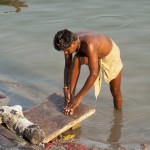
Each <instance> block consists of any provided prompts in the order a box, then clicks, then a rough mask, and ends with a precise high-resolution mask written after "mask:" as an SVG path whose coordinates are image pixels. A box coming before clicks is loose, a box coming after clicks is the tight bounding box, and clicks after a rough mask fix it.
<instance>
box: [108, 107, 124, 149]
mask: <svg viewBox="0 0 150 150" xmlns="http://www.w3.org/2000/svg"><path fill="white" fill-rule="evenodd" d="M122 126H123V122H122V111H118V110H114V112H113V120H112V126H111V129H110V135H109V137H108V139H107V141H108V142H109V144H110V145H111V147H115V148H119V147H121V145H120V143H119V140H120V138H121V128H122Z"/></svg>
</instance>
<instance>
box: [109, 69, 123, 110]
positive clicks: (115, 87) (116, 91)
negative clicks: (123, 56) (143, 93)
mask: <svg viewBox="0 0 150 150" xmlns="http://www.w3.org/2000/svg"><path fill="white" fill-rule="evenodd" d="M121 75H122V70H121V71H120V73H119V74H118V75H117V77H116V78H115V79H113V80H112V81H110V91H111V94H112V96H113V100H114V107H115V108H116V109H121V108H122V95H121V89H120V86H121Z"/></svg>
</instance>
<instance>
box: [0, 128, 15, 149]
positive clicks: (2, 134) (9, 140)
mask: <svg viewBox="0 0 150 150" xmlns="http://www.w3.org/2000/svg"><path fill="white" fill-rule="evenodd" d="M16 145H17V137H16V135H15V134H14V133H12V132H11V131H9V130H8V129H7V128H6V127H4V126H2V125H0V148H1V147H13V146H16Z"/></svg>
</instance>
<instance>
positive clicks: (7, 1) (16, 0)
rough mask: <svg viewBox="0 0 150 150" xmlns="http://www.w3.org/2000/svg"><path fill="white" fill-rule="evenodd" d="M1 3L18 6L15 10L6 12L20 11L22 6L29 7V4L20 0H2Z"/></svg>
mask: <svg viewBox="0 0 150 150" xmlns="http://www.w3.org/2000/svg"><path fill="white" fill-rule="evenodd" d="M0 5H3V6H13V7H15V8H16V10H15V11H6V12H4V13H11V12H20V11H21V7H27V6H28V5H27V4H26V3H25V2H23V1H20V0H0Z"/></svg>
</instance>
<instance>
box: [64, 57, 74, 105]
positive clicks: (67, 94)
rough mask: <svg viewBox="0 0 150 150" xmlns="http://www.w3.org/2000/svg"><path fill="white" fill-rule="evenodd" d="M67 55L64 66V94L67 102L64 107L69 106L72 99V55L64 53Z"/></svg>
mask: <svg viewBox="0 0 150 150" xmlns="http://www.w3.org/2000/svg"><path fill="white" fill-rule="evenodd" d="M64 56H65V67H64V88H63V89H64V96H65V104H64V108H65V107H67V106H68V102H69V101H70V73H71V66H72V55H71V54H64Z"/></svg>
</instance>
